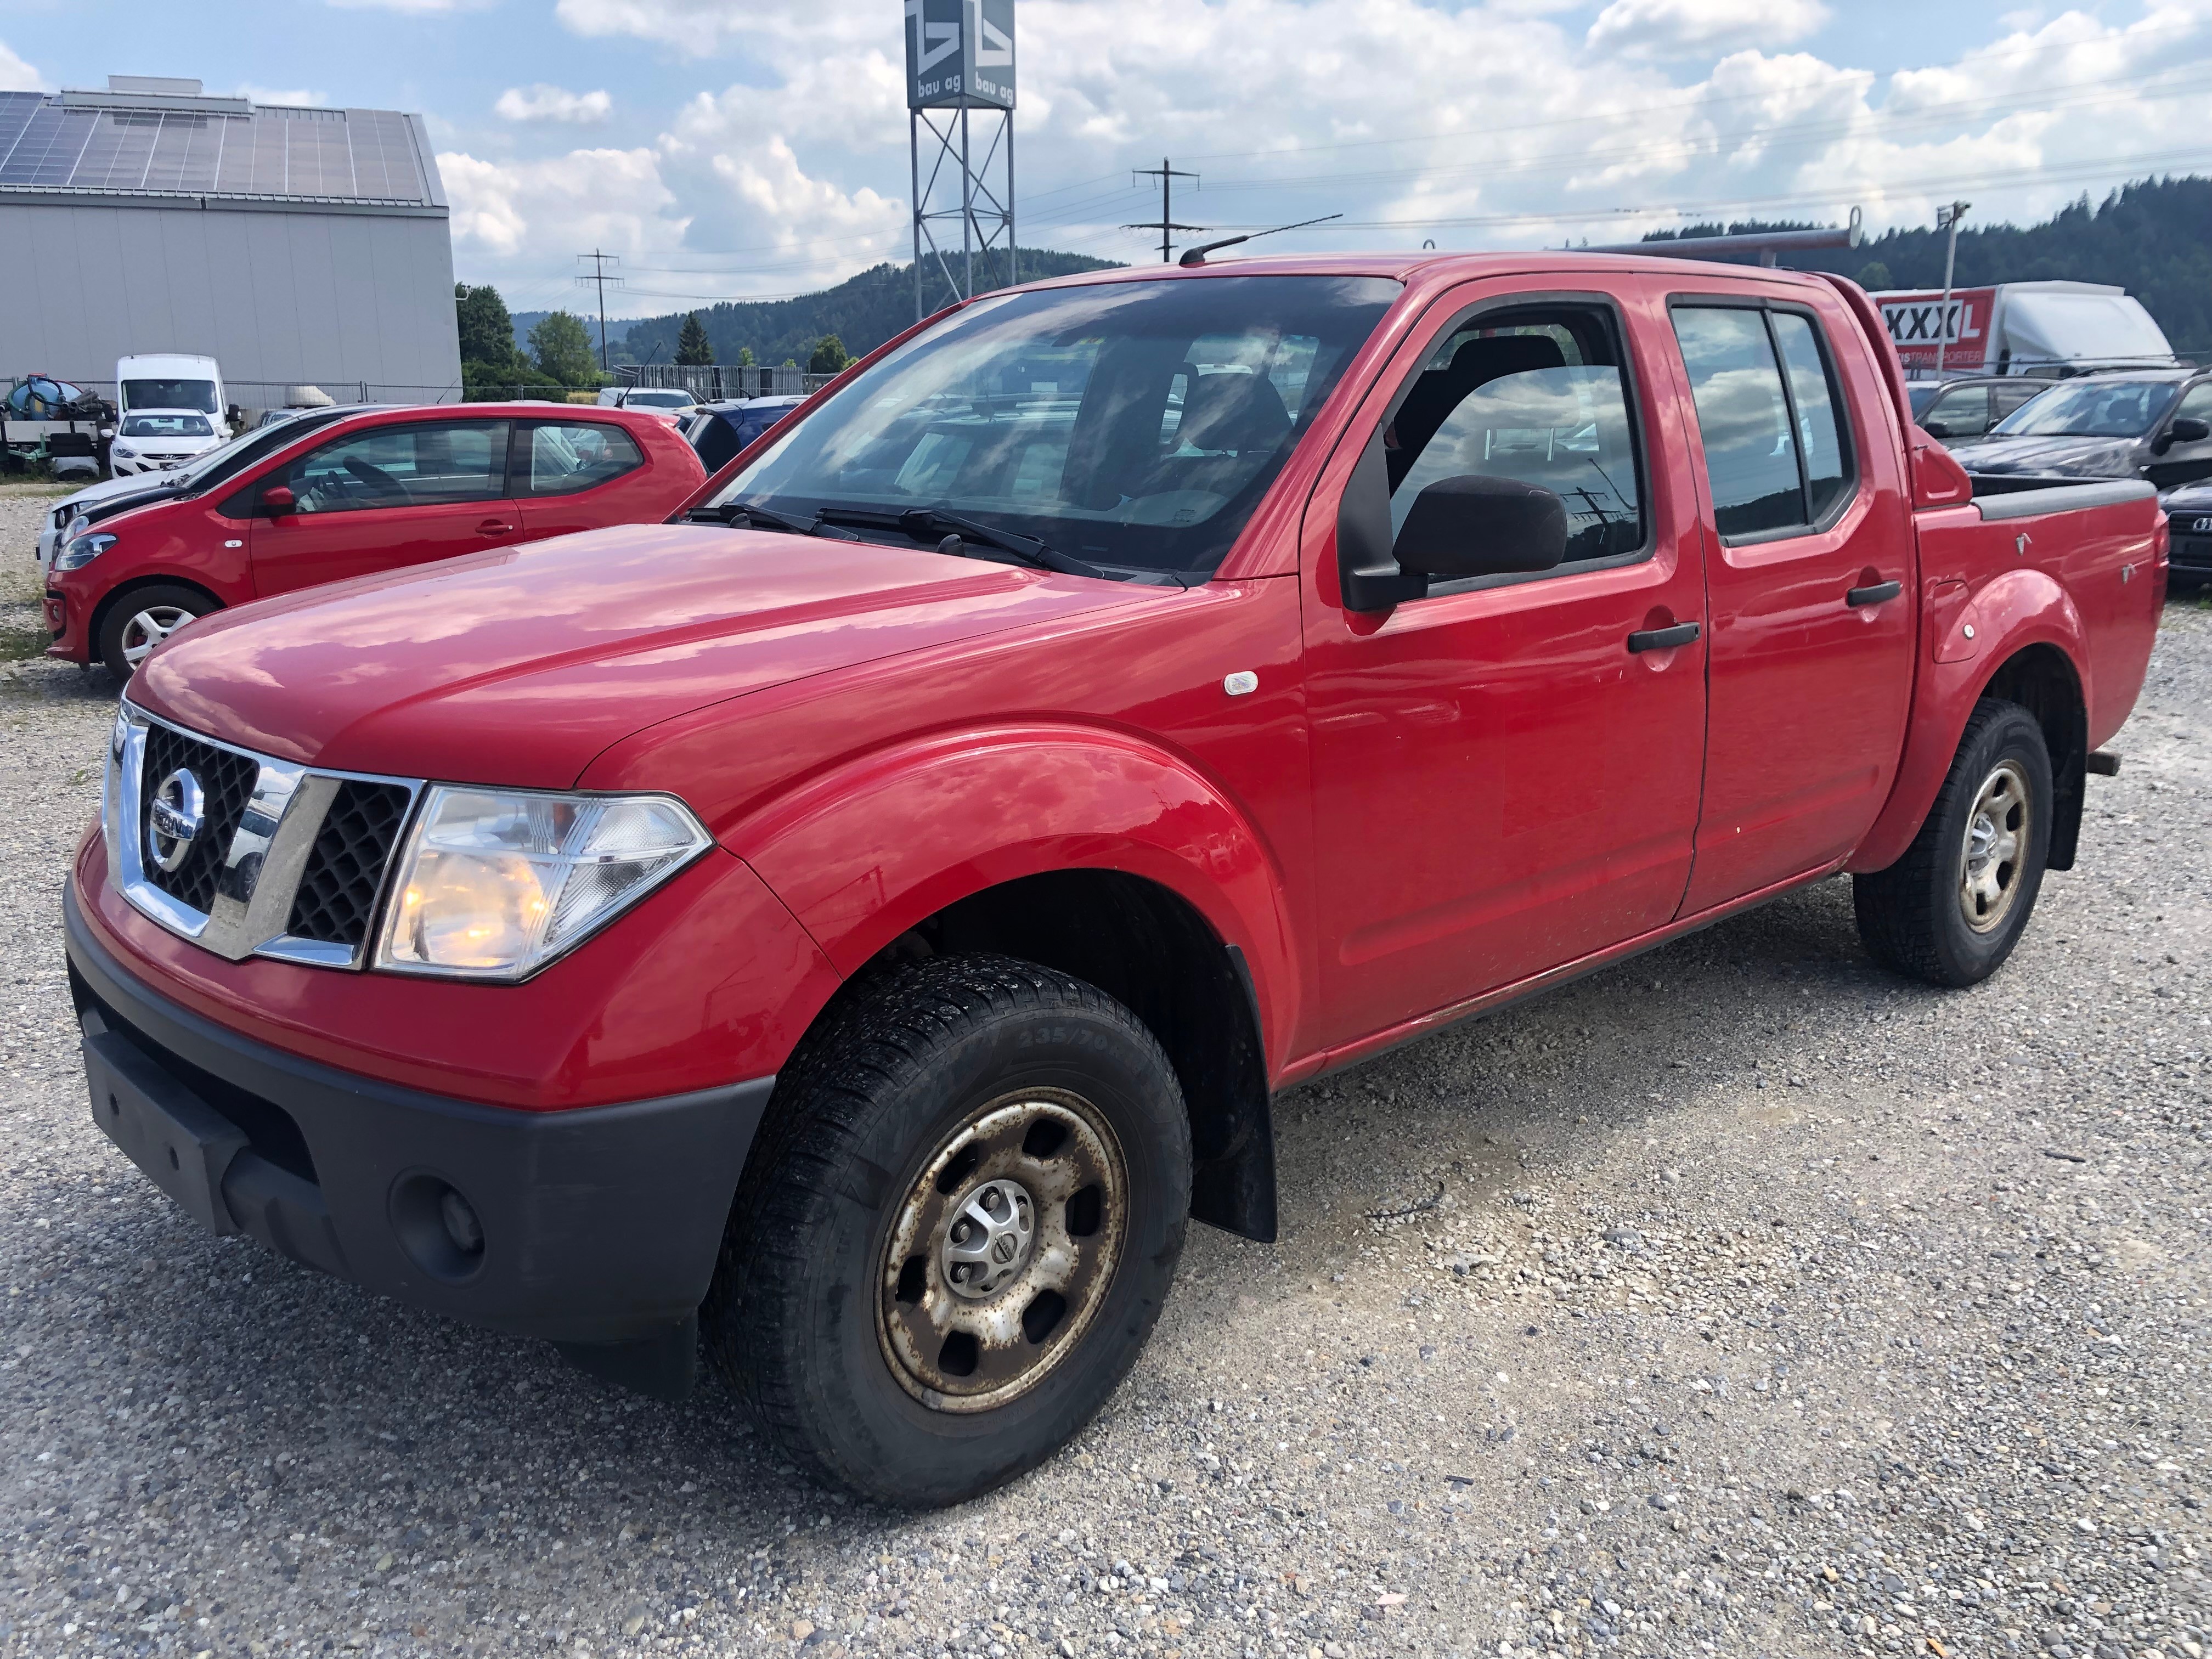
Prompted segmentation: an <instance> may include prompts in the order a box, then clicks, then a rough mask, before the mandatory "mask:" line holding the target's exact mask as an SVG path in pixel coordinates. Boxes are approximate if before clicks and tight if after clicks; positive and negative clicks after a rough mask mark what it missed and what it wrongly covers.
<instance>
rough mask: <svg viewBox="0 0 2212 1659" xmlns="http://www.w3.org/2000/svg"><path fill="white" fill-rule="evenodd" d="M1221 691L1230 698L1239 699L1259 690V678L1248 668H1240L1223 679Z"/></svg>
mask: <svg viewBox="0 0 2212 1659" xmlns="http://www.w3.org/2000/svg"><path fill="white" fill-rule="evenodd" d="M1221 689H1222V690H1224V691H1226V692H1227V693H1228V694H1229V695H1230V696H1232V697H1241V696H1245V695H1246V694H1247V693H1248V692H1253V691H1257V690H1259V689H1260V677H1259V676H1258V675H1257V674H1255V673H1254V672H1253V671H1251V670H1250V669H1249V668H1240V669H1238V670H1237V671H1236V672H1235V673H1233V674H1230V675H1227V676H1225V677H1224V678H1223V679H1222V682H1221Z"/></svg>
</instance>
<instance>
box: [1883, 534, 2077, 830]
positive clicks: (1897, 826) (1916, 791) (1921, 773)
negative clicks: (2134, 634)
mask: <svg viewBox="0 0 2212 1659" xmlns="http://www.w3.org/2000/svg"><path fill="white" fill-rule="evenodd" d="M1943 580H1945V579H1943V578H1941V577H1936V578H1930V579H1928V580H1926V581H1925V582H1924V583H1923V592H1922V601H1921V612H1922V616H1921V630H1920V653H1921V659H1920V671H1919V674H1918V677H1917V682H1916V684H1915V686H1914V690H1913V698H1912V714H1911V720H1909V721H1908V722H1907V724H1906V726H1905V750H1904V753H1903V755H1902V757H1900V758H1899V763H1898V768H1897V779H1896V781H1895V782H1894V783H1893V784H1892V785H1891V786H1890V792H1889V799H1888V800H1887V802H1886V803H1884V805H1883V806H1882V809H1881V813H1880V814H1879V815H1878V816H1877V817H1875V822H1874V827H1873V828H1872V829H1869V830H1868V831H1867V834H1866V836H1865V838H1864V839H1863V840H1862V841H1861V842H1860V843H1859V847H1858V850H1857V852H1855V853H1853V854H1851V856H1850V860H1849V861H1848V862H1847V863H1846V864H1845V865H1844V868H1845V869H1847V870H1850V871H1851V872H1853V873H1855V874H1863V873H1865V872H1869V871H1874V870H1886V869H1887V868H1888V867H1889V866H1891V865H1893V864H1894V863H1896V862H1897V860H1899V859H1900V858H1902V857H1904V856H1905V849H1906V848H1908V847H1910V846H1911V844H1912V838H1913V836H1916V835H1917V834H1919V833H1920V825H1921V823H1922V822H1923V820H1925V819H1926V817H1927V816H1928V812H1929V808H1930V807H1932V806H1933V805H1935V804H1936V792H1937V791H1939V790H1940V789H1942V787H1943V780H1944V778H1945V777H1946V776H1947V775H1948V774H1949V772H1950V769H1951V762H1952V759H1953V757H1954V756H1956V755H1957V754H1958V752H1959V741H1960V737H1961V736H1962V735H1963V734H1964V733H1965V732H1966V721H1967V720H1968V719H1969V717H1971V716H1972V714H1973V712H1974V704H1975V703H1976V702H1978V701H1979V700H1980V698H1981V696H1982V694H1983V693H1984V691H1985V690H1987V689H1988V687H1989V684H1990V681H1991V680H1993V679H1995V678H1996V676H1997V674H1998V672H1999V671H2001V670H2002V668H2003V667H2004V666H2005V665H2006V664H2007V663H2008V662H2010V661H2011V660H2012V659H2014V658H2015V657H2017V656H2018V655H2019V654H2020V653H2021V652H2023V651H2026V650H2027V649H2029V648H2030V647H2034V646H2050V647H2053V648H2055V649H2056V650H2057V652H2058V653H2059V654H2060V655H2061V656H2063V657H2064V658H2065V659H2066V662H2067V665H2068V666H2069V667H2070V668H2071V669H2072V670H2073V672H2074V680H2075V687H2076V689H2077V690H2078V691H2079V693H2080V695H2081V697H2082V698H2083V699H2084V707H2087V706H2088V705H2087V698H2088V696H2089V693H2090V686H2089V675H2088V668H2087V664H2088V660H2089V653H2088V650H2087V643H2086V639H2087V636H2086V632H2085V630H2084V629H2083V628H2082V625H2081V613H2080V612H2079V611H2076V610H2075V606H2074V601H2073V599H2071V598H2069V596H2068V594H2067V592H2066V590H2065V589H2064V588H2063V587H2061V586H2059V585H2058V583H2057V581H2055V580H2052V579H2051V576H2049V575H2048V574H2045V572H2043V571H2040V570H2008V571H2006V572H2004V573H2003V574H2001V575H1999V576H1997V577H1996V578H1995V579H1994V580H1990V581H1989V582H1986V583H1984V585H1983V586H1981V587H1979V588H1977V589H1975V590H1974V591H1972V592H1971V593H1969V594H1968V595H1967V596H1966V599H1965V601H1964V603H1963V604H1961V603H1959V602H1957V601H1956V600H1955V599H1954V600H1953V601H1952V602H1950V603H1947V604H1943V605H1936V603H1934V602H1933V598H1932V596H1933V594H1934V591H1935V590H1936V588H1937V587H1938V586H1940V585H1941V584H1942V581H1943ZM1969 624H1971V625H1972V628H1973V630H1974V637H1973V639H1972V641H1966V640H1965V639H1964V638H1963V637H1962V634H1963V629H1965V628H1966V626H1968V625H1969ZM1939 655H1940V656H1948V657H1949V658H1951V659H1952V660H1949V661H1940V660H1937V658H1938V657H1939ZM2057 758H2058V757H2053V760H2054V762H2056V761H2057Z"/></svg>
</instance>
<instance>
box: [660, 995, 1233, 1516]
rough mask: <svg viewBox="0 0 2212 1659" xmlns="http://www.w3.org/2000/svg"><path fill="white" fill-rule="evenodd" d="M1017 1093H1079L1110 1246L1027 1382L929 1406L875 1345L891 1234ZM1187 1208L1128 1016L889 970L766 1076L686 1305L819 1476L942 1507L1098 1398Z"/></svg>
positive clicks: (1143, 1319) (1155, 1058) (1170, 1126)
mask: <svg viewBox="0 0 2212 1659" xmlns="http://www.w3.org/2000/svg"><path fill="white" fill-rule="evenodd" d="M1024 1091H1042V1092H1046V1093H1050V1092H1052V1091H1060V1093H1061V1095H1062V1096H1063V1097H1081V1098H1082V1099H1083V1100H1084V1101H1085V1102H1087V1103H1090V1105H1091V1107H1093V1108H1094V1109H1095V1113H1096V1115H1097V1117H1098V1118H1099V1119H1100V1120H1101V1121H1103V1122H1104V1123H1105V1124H1107V1125H1109V1126H1110V1129H1111V1135H1110V1137H1109V1139H1115V1140H1117V1141H1118V1143H1119V1153H1120V1157H1121V1160H1122V1162H1121V1169H1122V1170H1123V1171H1124V1172H1125V1177H1124V1186H1123V1194H1124V1201H1123V1202H1122V1204H1121V1206H1119V1211H1118V1213H1119V1217H1120V1220H1119V1223H1118V1225H1119V1226H1120V1228H1121V1231H1120V1233H1119V1235H1118V1237H1119V1238H1120V1241H1121V1243H1120V1248H1119V1250H1118V1253H1117V1254H1116V1255H1115V1257H1114V1266H1113V1268H1112V1271H1111V1274H1110V1276H1109V1277H1108V1278H1107V1279H1106V1282H1105V1285H1104V1287H1103V1289H1100V1290H1095V1291H1093V1293H1092V1299H1091V1301H1090V1303H1089V1304H1087V1305H1088V1306H1089V1308H1090V1309H1091V1312H1090V1313H1089V1314H1088V1315H1087V1316H1086V1322H1085V1323H1084V1324H1083V1325H1082V1326H1081V1327H1080V1328H1079V1331H1078V1333H1077V1334H1074V1335H1073V1336H1071V1337H1069V1338H1068V1339H1067V1340H1066V1347H1065V1348H1064V1350H1063V1351H1062V1352H1061V1353H1060V1358H1058V1359H1057V1361H1056V1362H1054V1363H1053V1364H1051V1365H1049V1367H1048V1368H1046V1369H1043V1370H1041V1371H1040V1372H1038V1373H1037V1374H1036V1380H1035V1381H1034V1382H1032V1383H1024V1385H1023V1386H1024V1389H1025V1390H1026V1391H1025V1392H1022V1393H1020V1394H1018V1395H1015V1396H1014V1397H1012V1398H1011V1399H1009V1400H1007V1401H1006V1402H1005V1403H1003V1404H998V1405H993V1406H991V1407H988V1408H987V1409H972V1408H971V1409H966V1410H939V1409H934V1408H933V1407H931V1406H929V1405H927V1404H925V1403H924V1401H923V1400H922V1399H921V1398H920V1397H918V1396H917V1395H915V1392H914V1385H913V1384H912V1383H911V1382H910V1381H908V1380H902V1375H901V1374H900V1373H897V1372H895V1371H894V1370H893V1364H894V1361H893V1359H892V1358H891V1355H890V1351H889V1346H888V1344H889V1339H888V1338H886V1337H885V1336H884V1325H883V1322H882V1315H881V1311H880V1310H881V1309H882V1308H883V1307H884V1305H885V1297H886V1291H885V1289H884V1286H885V1284H886V1282H887V1281H886V1279H885V1275H884V1264H885V1262H886V1261H889V1260H890V1259H891V1258H892V1256H893V1255H894V1254H895V1251H896V1247H895V1246H894V1244H893V1243H892V1239H893V1228H894V1225H895V1224H896V1222H897V1220H898V1218H899V1217H900V1216H901V1215H902V1213H904V1214H908V1215H911V1214H912V1211H911V1209H910V1208H909V1207H908V1206H910V1205H911V1203H912V1202H913V1197H912V1195H913V1194H915V1193H918V1192H921V1191H922V1190H924V1188H925V1187H926V1186H927V1181H926V1177H927V1173H928V1170H929V1169H930V1168H931V1167H933V1166H932V1165H931V1164H930V1160H931V1158H932V1157H933V1154H934V1153H935V1152H937V1150H938V1149H939V1148H940V1147H941V1146H943V1145H944V1144H945V1137H946V1136H947V1135H948V1134H952V1135H955V1136H957V1134H958V1133H961V1132H962V1127H961V1126H962V1125H963V1123H964V1122H967V1121H972V1120H973V1118H974V1116H975V1114H976V1113H977V1112H978V1111H979V1110H980V1109H981V1108H982V1106H983V1105H984V1104H985V1103H990V1102H994V1101H1002V1100H1005V1099H1007V1098H1009V1097H1023V1096H1024ZM935 1190H936V1191H939V1192H944V1191H946V1190H948V1189H947V1188H945V1187H944V1186H942V1185H939V1186H937V1187H936V1188H935ZM1189 1200H1190V1133H1189V1123H1188V1118H1187V1116H1186V1115H1185V1112H1184V1107H1183V1101H1182V1091H1181V1089H1180V1087H1179V1086H1178V1085H1177V1083H1176V1075H1175V1072H1174V1070H1173V1068H1172V1067H1171V1066H1170V1064H1169V1062H1168V1059H1167V1056H1166V1055H1165V1054H1164V1053H1163V1052H1162V1051H1161V1048H1160V1046H1159V1043H1158V1042H1157V1041H1156V1040H1155V1039H1154V1037H1153V1036H1152V1033H1151V1031H1150V1030H1147V1029H1146V1027H1145V1026H1144V1025H1143V1024H1141V1023H1140V1022H1139V1020H1138V1019H1137V1018H1136V1016H1135V1015H1133V1014H1132V1013H1131V1012H1129V1011H1128V1010H1127V1008H1125V1007H1123V1006H1121V1004H1120V1003H1119V1002H1117V1001H1115V1000H1114V999H1113V998H1111V997H1109V996H1108V995H1107V994H1105V993H1104V992H1103V991H1101V990H1099V989H1098V988H1097V987H1095V986H1092V985H1089V984H1086V983H1085V982H1084V981H1081V980H1078V979H1073V978H1071V977H1070V976H1068V975H1066V974H1061V973H1056V972H1054V971H1052V970H1050V969H1043V968H1039V967H1036V966H1034V965H1033V964H1030V963H1024V962H1018V961H1015V960H1013V959H1012V958H1009V957H994V956H958V957H934V958H931V959H929V960H927V961H923V962H918V963H906V964H903V965H901V966H899V967H896V968H894V969H889V970H886V971H884V972H883V973H882V974H881V975H879V976H878V977H877V978H876V979H874V980H873V981H872V982H871V983H869V984H868V985H867V986H866V987H864V988H862V989H860V991H859V993H858V994H856V995H854V997H853V998H852V999H851V1000H849V1001H848V1004H847V1006H845V1007H844V1008H843V1009H842V1010H840V1011H837V1012H834V1013H833V1014H832V1015H831V1016H830V1017H829V1018H827V1019H826V1020H825V1021H824V1023H823V1026H822V1028H821V1029H819V1030H817V1031H815V1032H813V1033H811V1034H810V1035H809V1037H808V1039H807V1040H806V1041H805V1042H804V1043H803V1044H802V1045H801V1046H800V1049H799V1052H798V1053H797V1054H794V1055H793V1059H792V1061H791V1063H790V1064H789V1065H788V1066H787V1067H786V1068H785V1069H784V1071H783V1073H782V1074H781V1076H780V1077H779V1079H778V1080H777V1084H776V1091H775V1098H774V1099H773V1100H772V1101H771V1103H770V1104H769V1113H768V1117H767V1119H766V1121H764V1122H763V1125H762V1127H761V1132H760V1135H759V1138H758V1139H757V1141H756V1142H755V1146H754V1151H753V1154H752V1156H751V1158H750V1159H749V1160H748V1162H747V1165H746V1170H745V1174H744V1178H743V1179H742V1180H741V1181H740V1182H739V1183H738V1194H737V1198H736V1201H735V1203H734V1204H733V1206H732V1212H731V1216H730V1222H729V1227H728V1230H727V1232H726V1236H725V1239H724V1243H723V1247H722V1253H721V1257H720V1261H719V1263H718V1264H717V1267H716V1271H715V1275H714V1285H713V1287H712V1288H711V1289H710V1290H709V1291H708V1297H707V1302H706V1305H705V1307H704V1308H703V1310H702V1316H703V1324H704V1328H705V1333H706V1346H707V1352H708V1355H709V1356H710V1358H712V1359H713V1361H714V1363H715V1364H716V1365H717V1367H718V1368H719V1369H720V1370H721V1371H722V1372H723V1373H724V1375H726V1376H727V1377H728V1378H729V1379H730V1381H731V1382H732V1383H733V1385H734V1386H735V1388H736V1389H737V1391H738V1394H739V1395H740V1397H741V1398H742V1399H743V1401H744V1403H745V1405H746V1406H747V1407H748V1408H749V1409H750V1412H751V1413H752V1415H753V1416H754V1418H755V1419H756V1420H757V1422H758V1423H759V1424H760V1425H761V1426H762V1427H763V1429H764V1430H765V1431H766V1432H767V1433H768V1435H769V1437H770V1438H771V1439H772V1440H773V1441H774V1442H775V1443H776V1444H777V1445H778V1446H779V1447H780V1448H781V1449H782V1450H784V1451H785V1452H786V1453H787V1454H788V1455H790V1456H791V1457H792V1458H793V1460H794V1461H795V1462H799V1464H800V1465H801V1466H802V1467H804V1468H807V1469H808V1470H809V1471H810V1472H811V1473H812V1474H814V1475H816V1476H817V1478H819V1479H821V1480H824V1481H827V1482H829V1483H832V1484H835V1485H838V1486H844V1487H847V1488H848V1489H849V1490H851V1491H853V1492H856V1493H859V1494H860V1495H861V1496H864V1497H866V1498H872V1499H875V1500H878V1501H880V1502H884V1503H889V1504H899V1505H909V1506H925V1505H939V1504H953V1503H957V1502H959V1501H961V1500H962V1499H963V1498H971V1497H973V1496H975V1494H976V1493H978V1492H986V1491H988V1490H989V1489H991V1488H992V1487H994V1486H999V1485H1001V1484H1002V1483H1004V1482H1006V1481H1007V1480H1012V1479H1013V1478H1014V1477H1015V1476H1017V1475H1018V1474H1022V1473H1023V1472H1024V1471H1025V1470H1027V1469H1030V1468H1034V1467H1035V1466H1036V1464H1038V1463H1040V1462H1042V1461H1043V1460H1044V1459H1045V1458H1047V1457H1048V1456H1050V1455H1052V1453H1053V1452H1054V1451H1055V1450H1056V1449H1059V1448H1060V1446H1061V1445H1063V1444H1065V1443H1066V1441H1067V1440H1068V1439H1069V1438H1070V1437H1072V1436H1073V1435H1074V1434H1075V1433H1076V1432H1077V1431H1079V1430H1080V1429H1081V1428H1082V1427H1083V1425H1085V1423H1087V1422H1088V1421H1089V1420H1090V1419H1091V1417H1092V1415H1093V1414H1094V1413H1096V1412H1097V1410H1098V1408H1099V1407H1101V1406H1102V1405H1103V1403H1104V1402H1105V1401H1106V1399H1107V1397H1108V1396H1109V1395H1111V1394H1112V1393H1113V1391H1114V1389H1115V1387H1116V1385H1118V1384H1119V1383H1120V1382H1121V1379H1122V1377H1123V1376H1125V1375H1127V1371H1128V1370H1129V1368H1130V1366H1131V1365H1132V1364H1133V1363H1134V1362H1135V1360H1136V1358H1137V1355H1138V1352H1139V1351H1140V1350H1141V1349H1142V1348H1143V1346H1144V1344H1145V1340H1146V1337H1148V1336H1149V1335H1150V1334H1151V1332H1152V1325H1153V1323H1154V1322H1155V1321H1156V1320H1157V1319H1158V1317H1159V1313H1160V1308H1161V1304H1162V1303H1163V1302H1164V1299H1165V1297H1166V1295H1167V1291H1168V1287H1169V1285H1170V1283H1171V1282H1172V1281H1173V1279H1174V1277H1175V1268H1176V1260H1177V1258H1178V1257H1179V1256H1180V1255H1181V1253H1182V1238H1183V1225H1184V1220H1185V1217H1186V1214H1187V1212H1188V1208H1189ZM1040 1237H1042V1235H1040Z"/></svg>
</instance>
